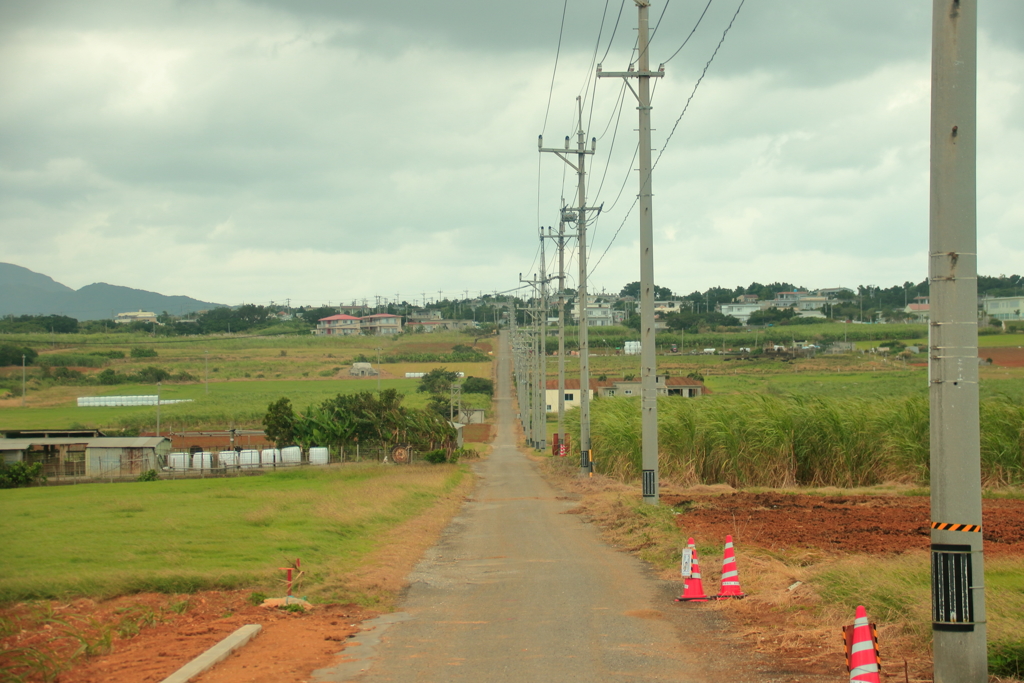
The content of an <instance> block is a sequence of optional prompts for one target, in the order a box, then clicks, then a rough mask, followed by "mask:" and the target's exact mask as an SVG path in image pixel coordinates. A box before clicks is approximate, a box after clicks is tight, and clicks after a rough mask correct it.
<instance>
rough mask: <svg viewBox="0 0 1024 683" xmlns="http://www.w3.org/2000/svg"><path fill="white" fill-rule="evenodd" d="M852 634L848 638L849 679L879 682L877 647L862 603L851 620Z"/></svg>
mask: <svg viewBox="0 0 1024 683" xmlns="http://www.w3.org/2000/svg"><path fill="white" fill-rule="evenodd" d="M850 630H852V631H853V636H852V638H851V639H850V641H849V642H850V649H849V654H850V659H849V667H850V681H851V683H852V682H853V681H861V682H862V683H881V679H880V678H879V676H878V649H877V648H876V646H875V639H874V634H873V633H872V629H871V624H869V623H868V613H867V610H865V609H864V606H863V605H857V618H856V619H855V620H854V622H853V628H852V629H850Z"/></svg>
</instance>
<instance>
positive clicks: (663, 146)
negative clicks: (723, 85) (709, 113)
mask: <svg viewBox="0 0 1024 683" xmlns="http://www.w3.org/2000/svg"><path fill="white" fill-rule="evenodd" d="M746 1H747V0H740V4H739V6H738V7H737V8H736V12H735V13H733V15H732V19H730V20H729V25H728V26H726V27H725V30H724V31H722V37H721V38H720V39H719V40H718V45H716V46H715V51H714V52H712V53H711V58H710V59H708V62H707V64H705V65H704V70H703V71H701V73H700V78H698V79H697V82H696V83H694V85H693V91H692V92H691V93H690V96H689V97H688V98H686V104H685V105H684V106H683V110H682V111H681V112H679V118H677V119H676V122H675V124H673V125H672V130H671V131H670V132H669V134H668V137H667V138H665V144H664V145H662V146H661V151H659V152H658V158H657V159H655V160H654V165H653V166H652V167H651V171H653V170H654V169H655V168H657V167H658V162H659V161H661V156H662V155H663V154H664V153H665V149H666V148H667V147H668V143H669V141H670V140H672V136H673V135H674V134H675V132H676V128H677V127H678V126H679V122H680V121H682V120H683V115H685V114H686V110H687V109H689V108H690V101H691V100H693V96H694V95H696V94H697V88H699V87H700V82H701V81H703V80H704V76H706V75H707V73H708V68H710V67H711V62H713V61H715V55H717V54H718V50H719V48H721V47H722V43H724V42H725V37H726V36H727V35H729V29H731V28H732V25H733V23H734V22H735V21H736V17H738V16H739V14H740V10H741V9H743V3H745V2H746Z"/></svg>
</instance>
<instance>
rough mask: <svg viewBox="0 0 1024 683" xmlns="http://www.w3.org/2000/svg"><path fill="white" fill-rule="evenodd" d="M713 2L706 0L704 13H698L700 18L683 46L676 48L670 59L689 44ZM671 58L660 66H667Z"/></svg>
mask: <svg viewBox="0 0 1024 683" xmlns="http://www.w3.org/2000/svg"><path fill="white" fill-rule="evenodd" d="M714 1H715V0H708V4H707V5H705V6H704V11H703V12H701V13H700V18H699V19H697V23H696V24H694V25H693V28H692V29H691V30H690V35H688V36H686V40H684V41H683V44H682V45H680V46H679V47H678V48H676V51H675V52H673V53H672V57H675V56H676V55H677V54H679V51H680V50H682V49H683V48H684V47H686V44H687V43H688V42H690V38H692V37H693V34H694V32H695V31H696V30H697V27H698V26H700V22H701V21H703V20H704V15H705V14H707V13H708V8H709V7H711V3H712V2H714ZM672 57H669V58H668V59H666V60H665V61H664V62H662V64H668V63H669V62H671V61H672Z"/></svg>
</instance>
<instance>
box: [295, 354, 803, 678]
mask: <svg viewBox="0 0 1024 683" xmlns="http://www.w3.org/2000/svg"><path fill="white" fill-rule="evenodd" d="M509 358H510V354H509V351H508V340H507V336H506V335H505V334H502V336H501V339H500V344H499V350H498V355H497V383H496V387H497V394H496V401H495V405H496V409H497V437H496V441H495V443H494V450H493V453H492V455H491V456H490V457H488V458H487V459H485V460H483V461H482V462H480V463H479V464H477V465H476V466H475V467H476V468H477V469H476V471H477V474H478V475H479V482H478V485H477V489H476V491H475V493H474V494H473V496H472V499H471V500H470V501H468V502H467V503H465V505H464V506H463V508H462V511H461V513H460V514H459V516H457V517H456V518H455V519H454V520H453V521H452V523H451V524H450V525H449V526H448V528H447V529H446V530H445V532H444V534H443V535H442V537H441V540H440V541H439V542H438V544H437V545H436V546H434V547H433V548H432V549H431V550H429V551H428V552H427V554H426V556H425V558H424V559H423V560H422V561H421V562H420V563H419V564H418V566H417V567H416V569H415V571H414V572H413V573H412V574H411V575H410V576H409V581H410V588H409V591H408V594H407V596H406V597H405V599H404V601H403V603H402V604H401V605H400V610H401V611H400V612H397V613H394V614H389V615H384V616H383V617H380V618H378V619H375V620H372V621H370V622H365V623H364V625H363V626H364V629H367V630H365V631H364V632H363V633H361V634H360V635H359V636H357V638H356V640H357V641H358V644H357V645H354V646H352V647H349V648H346V650H345V653H344V654H346V655H348V656H349V657H351V661H349V662H347V663H345V664H342V665H341V666H338V667H335V668H333V669H325V670H321V671H319V672H316V673H315V674H314V678H313V680H316V681H331V682H334V681H337V682H342V681H354V682H357V683H384V682H386V681H387V682H402V683H410V682H412V681H418V682H429V681H438V682H441V681H444V682H462V681H465V682H467V683H469V682H472V683H487V682H489V683H501V682H508V683H513V682H514V683H529V682H546V681H551V682H556V681H557V682H561V683H566V682H570V681H587V682H588V683H609V682H612V681H630V682H634V681H635V682H647V681H651V682H654V681H694V682H698V683H703V682H704V681H709V682H710V681H716V682H721V681H729V682H730V683H737V682H742V681H747V680H749V681H759V682H761V683H764V682H768V681H795V680H801V681H808V680H813V679H812V678H807V677H799V678H795V677H793V676H792V675H783V674H781V673H780V672H774V671H770V670H766V669H765V668H764V665H763V662H761V661H760V660H758V659H757V658H755V657H754V656H753V655H751V654H750V653H749V651H748V647H747V646H746V644H745V643H744V642H743V641H741V640H740V639H739V638H737V637H735V636H733V635H731V634H729V633H728V631H729V629H728V626H727V622H726V621H725V620H724V619H722V618H721V616H720V615H718V614H715V613H713V612H708V611H707V610H706V609H705V606H700V605H693V604H691V605H684V604H680V603H676V602H673V598H674V597H675V596H676V595H678V592H679V591H680V590H681V587H682V584H681V583H674V582H668V581H662V580H659V579H657V578H656V577H654V576H653V574H652V573H651V572H650V571H649V570H648V569H647V568H646V566H645V565H644V564H643V563H642V562H641V561H639V560H637V559H636V558H634V557H632V556H630V555H628V554H625V553H622V552H618V551H616V550H614V549H612V548H610V547H608V546H607V545H606V544H605V543H604V542H603V541H601V539H600V538H599V535H598V533H597V529H595V528H594V527H592V526H590V525H588V524H586V523H585V522H584V521H583V520H581V519H580V517H579V516H578V515H571V514H564V513H565V512H566V511H567V510H569V509H570V508H572V507H573V503H572V502H571V501H568V500H566V499H565V498H564V496H563V497H561V498H560V494H559V492H558V491H557V490H555V489H554V488H552V487H551V486H550V485H548V484H547V483H546V481H545V480H544V479H542V478H541V476H540V475H539V474H538V473H537V471H536V469H535V465H534V464H533V463H531V461H530V460H528V459H527V458H526V457H525V455H524V454H523V453H522V452H520V451H519V450H518V449H517V447H516V440H515V434H514V431H513V410H514V408H513V401H512V391H511V379H510V377H511V373H510V368H509V363H510V361H509Z"/></svg>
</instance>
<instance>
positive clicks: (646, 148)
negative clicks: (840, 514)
mask: <svg viewBox="0 0 1024 683" xmlns="http://www.w3.org/2000/svg"><path fill="white" fill-rule="evenodd" d="M633 2H635V3H636V6H637V12H638V17H637V26H638V32H637V50H638V54H639V59H638V64H637V70H636V71H633V70H632V68H631V69H630V70H629V71H624V72H618V73H602V72H601V65H600V64H598V65H597V75H598V78H600V77H606V78H614V77H618V78H622V79H624V80H625V82H626V85H628V86H629V89H630V90H633V86H632V85H630V83H629V79H631V78H636V79H637V90H633V94H634V95H636V99H637V103H638V106H637V109H638V110H639V111H640V153H639V158H640V396H641V403H640V406H641V407H640V410H641V434H642V439H643V441H642V446H641V462H642V465H641V469H642V470H643V497H644V502H645V503H649V504H651V505H657V504H658V368H657V357H656V353H655V328H654V221H653V217H652V214H651V196H652V195H651V172H652V169H651V78H660V77H662V76H664V75H665V65H664V64H662V65H661V67H660V68H659V69H658V71H655V72H652V71H651V66H650V57H649V54H648V49H647V48H648V39H649V36H650V30H649V25H648V16H647V15H648V10H649V9H650V6H651V3H650V2H649V1H648V0H633Z"/></svg>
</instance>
